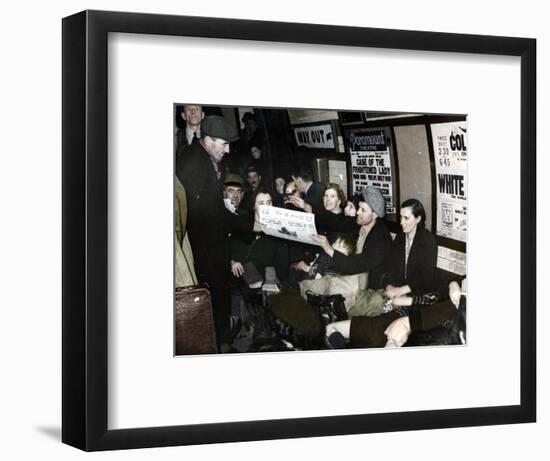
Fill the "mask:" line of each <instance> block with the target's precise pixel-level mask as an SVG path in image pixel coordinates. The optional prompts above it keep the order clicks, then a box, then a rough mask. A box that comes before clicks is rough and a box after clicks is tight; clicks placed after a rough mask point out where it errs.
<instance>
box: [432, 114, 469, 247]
mask: <svg viewBox="0 0 550 461" xmlns="http://www.w3.org/2000/svg"><path fill="white" fill-rule="evenodd" d="M431 129H432V141H433V148H434V157H435V172H436V181H437V186H436V190H437V227H436V233H437V235H441V236H443V237H448V238H451V239H454V240H459V241H461V242H466V232H467V228H468V193H467V168H466V165H467V144H468V138H467V123H466V122H453V123H436V124H433V125H431Z"/></svg>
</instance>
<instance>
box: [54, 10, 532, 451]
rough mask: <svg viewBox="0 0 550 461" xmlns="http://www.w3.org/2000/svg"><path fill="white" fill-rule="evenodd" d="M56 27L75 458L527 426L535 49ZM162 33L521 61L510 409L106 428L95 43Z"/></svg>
mask: <svg viewBox="0 0 550 461" xmlns="http://www.w3.org/2000/svg"><path fill="white" fill-rule="evenodd" d="M62 29H63V47H62V62H63V71H62V76H63V90H62V95H63V102H62V105H63V120H62V126H63V135H62V140H63V162H62V168H63V204H62V210H63V225H62V230H63V257H62V262H63V290H62V297H63V315H62V321H63V325H62V331H63V333H62V334H63V338H62V346H63V347H62V349H63V353H62V354H63V355H62V366H63V376H62V385H63V392H62V404H63V409H62V420H63V424H62V440H63V442H64V443H67V444H69V445H72V446H75V447H78V448H80V449H83V450H87V451H94V450H111V449H126V448H140V447H158V446H171V445H188V444H203V443H216V442H233V441H252V440H267V439H277V438H296V437H312V436H326V435H342V434H357V433H375V432H390V431H404V430H420V429H435V428H448V427H461V426H481V425H495V424H512V423H526V422H534V421H535V419H536V328H535V326H536V317H535V316H536V295H535V293H536V167H535V164H536V162H535V160H536V41H535V40H534V39H528V38H512V37H494V36H479V35H461V34H449V33H437V32H418V31H404V30H385V29H372V28H358V27H342V26H327V25H315V24H296V23H279V22H265V21H251V20H236V19H220V18H205V17H185V16H169V15H151V14H138V13H120V12H105V11H83V12H80V13H78V14H75V15H73V16H69V17H67V18H64V19H63V21H62ZM109 32H124V33H138V34H155V35H173V36H189V37H207V38H224V39H240V40H255V41H266V42H286V43H307V44H323V45H342V46H355V47H374V48H386V49H400V50H421V51H444V52H452V53H477V54H486V55H507V56H519V57H521V173H520V174H521V218H520V219H521V281H520V290H521V306H520V309H521V314H520V315H521V326H520V334H521V340H520V347H521V353H520V355H521V366H520V373H521V384H520V389H521V399H520V404H519V405H512V406H495V407H483V408H452V409H445V410H429V411H412V412H398V413H382V414H367V415H341V416H330V417H314V418H311V417H308V418H297V419H284V420H263V421H247V422H227V423H215V424H197V425H184V426H166V427H150V428H130V429H120V430H109V429H108V426H107V414H108V390H107V382H108V381H107V378H108V366H107V365H108V364H107V360H108V346H107V340H108V330H107V326H108V325H107V319H108V315H107V314H108V296H107V294H108V253H107V239H108V237H107V236H108V189H107V163H108V162H107V120H108V108H107V107H108V106H107V91H108V88H107V70H108V69H107V67H108V64H107V62H108V61H107V44H108V38H107V35H108V33H109Z"/></svg>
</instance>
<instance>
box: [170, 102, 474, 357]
mask: <svg viewBox="0 0 550 461" xmlns="http://www.w3.org/2000/svg"><path fill="white" fill-rule="evenodd" d="M173 124H174V126H173V128H174V165H175V166H174V168H175V169H174V171H175V177H174V205H175V223H174V233H175V258H174V261H175V275H174V280H175V296H174V324H175V326H174V332H175V338H174V351H175V355H176V356H180V355H195V354H208V353H255V352H284V351H308V350H331V349H351V348H398V347H407V346H437V345H464V344H466V293H467V287H466V284H467V278H466V275H467V274H466V259H467V258H466V242H467V228H468V226H467V222H468V213H467V211H468V205H467V204H468V202H467V197H468V193H467V146H468V138H467V116H466V115H465V114H421V113H413V112H411V113H392V112H389V111H388V112H380V111H368V110H364V111H345V110H337V109H335V110H327V109H322V110H320V109H301V108H264V107H228V106H211V105H200V104H197V103H186V102H181V103H180V102H177V103H175V104H174V106H173Z"/></svg>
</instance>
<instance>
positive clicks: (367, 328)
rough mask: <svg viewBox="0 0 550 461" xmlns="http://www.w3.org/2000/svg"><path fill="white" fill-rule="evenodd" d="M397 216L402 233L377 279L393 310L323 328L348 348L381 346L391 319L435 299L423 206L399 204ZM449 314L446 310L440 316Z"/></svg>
mask: <svg viewBox="0 0 550 461" xmlns="http://www.w3.org/2000/svg"><path fill="white" fill-rule="evenodd" d="M400 216H401V228H402V232H400V233H399V234H397V236H396V237H395V240H394V241H393V242H392V246H391V250H390V254H389V256H388V258H387V260H386V263H385V265H384V269H383V272H382V276H381V279H380V280H381V285H382V286H384V287H385V291H384V294H385V296H387V297H388V298H391V300H392V304H393V306H394V308H397V310H396V311H393V312H389V313H387V314H384V315H381V316H379V317H366V316H359V317H352V319H351V320H346V321H343V322H337V323H334V324H330V325H328V326H327V333H329V334H330V333H331V332H332V331H333V332H338V333H340V334H342V335H343V336H344V337H345V338H346V339H347V338H349V339H350V340H351V345H352V347H383V346H384V338H385V334H384V331H385V330H386V328H387V327H388V326H389V325H390V324H391V323H392V322H393V321H394V320H396V319H397V318H399V317H402V316H404V315H407V314H408V313H409V311H408V309H411V307H409V306H412V307H414V306H416V308H415V309H413V310H411V312H413V311H414V312H415V313H418V314H420V313H421V312H422V310H420V306H421V305H430V304H433V303H435V302H437V301H438V299H439V296H437V295H436V294H433V293H432V292H434V291H435V290H436V283H435V269H436V264H437V245H436V243H435V239H434V236H433V235H432V233H431V232H429V231H428V230H426V229H425V228H424V225H425V221H426V212H425V210H424V206H423V205H422V203H421V202H420V201H419V200H417V199H409V200H406V201H405V202H403V204H402V205H401V210H400ZM403 308H404V309H403ZM428 309H429V308H428ZM434 312H435V311H434ZM452 313H453V310H452V309H450V308H449V309H447V310H446V311H445V313H444V316H449V315H452Z"/></svg>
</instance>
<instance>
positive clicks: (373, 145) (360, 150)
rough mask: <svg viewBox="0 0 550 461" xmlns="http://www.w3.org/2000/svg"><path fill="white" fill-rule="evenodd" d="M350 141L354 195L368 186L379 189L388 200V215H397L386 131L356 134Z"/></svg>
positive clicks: (351, 136) (353, 134)
mask: <svg viewBox="0 0 550 461" xmlns="http://www.w3.org/2000/svg"><path fill="white" fill-rule="evenodd" d="M349 141H350V146H351V147H350V149H351V151H350V154H351V178H352V190H353V193H354V194H355V193H357V192H360V191H361V190H363V189H364V188H365V187H366V186H374V187H377V188H378V189H380V191H381V192H382V195H384V199H385V200H386V213H388V214H393V213H395V204H394V203H393V186H392V184H393V183H392V167H391V159H390V151H389V148H388V145H387V144H386V136H385V134H384V130H376V131H361V132H354V133H351V134H350V137H349Z"/></svg>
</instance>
